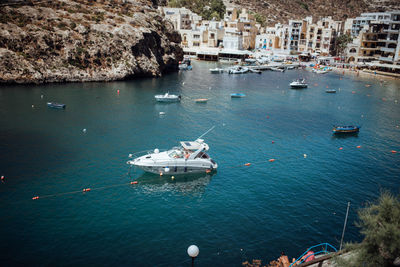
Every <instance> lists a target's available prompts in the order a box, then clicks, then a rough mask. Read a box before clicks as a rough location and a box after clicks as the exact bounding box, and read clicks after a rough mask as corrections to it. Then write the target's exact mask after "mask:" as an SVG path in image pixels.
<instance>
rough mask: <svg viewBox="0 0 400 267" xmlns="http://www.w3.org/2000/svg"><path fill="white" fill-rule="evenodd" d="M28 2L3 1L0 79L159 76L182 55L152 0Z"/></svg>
mask: <svg viewBox="0 0 400 267" xmlns="http://www.w3.org/2000/svg"><path fill="white" fill-rule="evenodd" d="M18 1H19V2H21V0H18ZM29 2H30V4H29V3H26V4H21V3H18V4H13V3H12V2H10V1H9V3H7V4H5V5H3V6H1V10H0V82H3V83H4V82H17V83H31V82H34V83H43V82H74V81H111V80H121V79H126V78H133V77H140V76H160V75H162V74H163V73H166V72H169V71H173V70H176V69H177V65H178V61H179V60H181V59H182V56H183V51H182V49H181V48H180V47H179V43H180V40H181V39H180V35H179V34H178V33H177V32H175V31H174V30H173V26H172V24H171V23H169V22H167V21H166V20H164V18H163V17H162V16H161V14H160V13H159V12H158V11H157V4H158V2H157V0H125V1H113V0H104V1H99V0H97V2H96V1H90V0H88V1H84V0H53V1H40V2H39V1H29Z"/></svg>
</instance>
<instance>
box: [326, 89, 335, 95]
mask: <svg viewBox="0 0 400 267" xmlns="http://www.w3.org/2000/svg"><path fill="white" fill-rule="evenodd" d="M325 92H327V93H329V94H336V90H335V89H328V90H325Z"/></svg>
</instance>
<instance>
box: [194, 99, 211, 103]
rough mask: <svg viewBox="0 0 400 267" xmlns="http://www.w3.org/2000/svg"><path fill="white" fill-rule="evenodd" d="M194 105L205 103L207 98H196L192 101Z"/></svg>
mask: <svg viewBox="0 0 400 267" xmlns="http://www.w3.org/2000/svg"><path fill="white" fill-rule="evenodd" d="M194 101H195V102H196V103H207V101H208V99H207V98H198V99H195V100H194Z"/></svg>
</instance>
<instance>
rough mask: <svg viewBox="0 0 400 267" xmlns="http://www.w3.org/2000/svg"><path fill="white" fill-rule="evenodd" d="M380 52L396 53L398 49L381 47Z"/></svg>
mask: <svg viewBox="0 0 400 267" xmlns="http://www.w3.org/2000/svg"><path fill="white" fill-rule="evenodd" d="M380 50H381V51H382V52H387V53H394V52H395V51H396V48H388V47H381V48H380Z"/></svg>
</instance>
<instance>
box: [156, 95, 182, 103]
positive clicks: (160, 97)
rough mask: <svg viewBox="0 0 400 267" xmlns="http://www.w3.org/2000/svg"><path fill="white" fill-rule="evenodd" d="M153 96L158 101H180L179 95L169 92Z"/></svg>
mask: <svg viewBox="0 0 400 267" xmlns="http://www.w3.org/2000/svg"><path fill="white" fill-rule="evenodd" d="M154 98H155V99H156V100H157V101H158V102H177V101H181V96H180V95H170V94H169V93H165V94H164V95H155V96H154Z"/></svg>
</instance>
